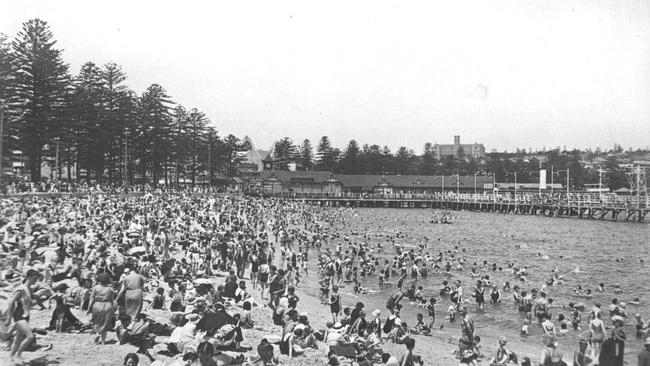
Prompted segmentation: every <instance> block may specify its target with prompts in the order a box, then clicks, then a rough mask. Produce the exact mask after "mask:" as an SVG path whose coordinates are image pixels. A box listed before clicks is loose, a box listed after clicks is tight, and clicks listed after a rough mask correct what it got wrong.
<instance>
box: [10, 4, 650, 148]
mask: <svg viewBox="0 0 650 366" xmlns="http://www.w3.org/2000/svg"><path fill="white" fill-rule="evenodd" d="M649 4H650V2H648V1H644V0H630V1H627V0H608V1H599V0H586V1H578V0H574V1H571V0H542V1H539V0H531V1H527V0H512V1H499V0H496V1H485V0H478V1H425V2H421V3H418V2H405V1H395V2H383V1H369V2H361V1H349V0H348V1H341V2H337V1H322V2H311V1H295V2H284V1H268V0H265V1H259V2H248V1H228V2H216V1H201V2H199V1H175V2H164V1H115V0H113V1H87V0H86V1H63V0H57V1H25V0H17V1H16V0H3V1H2V5H1V6H0V32H4V33H7V34H8V35H9V36H10V37H13V36H14V35H15V34H16V33H17V31H18V30H19V28H20V25H21V24H22V23H23V22H24V21H26V20H27V19H30V18H34V17H39V18H42V19H44V20H46V21H47V22H48V23H49V24H50V26H51V28H52V31H53V32H54V35H55V38H56V39H57V40H58V44H59V47H61V48H63V49H64V53H63V56H64V59H65V61H66V62H68V63H69V64H70V66H71V72H72V73H73V74H76V73H78V71H79V68H80V66H81V65H82V64H83V63H84V62H86V61H93V62H95V63H97V64H104V63H106V62H108V61H115V62H116V63H118V64H120V65H121V66H122V67H123V69H124V71H125V72H126V73H127V74H128V77H129V79H128V84H129V86H130V87H131V88H133V89H134V90H135V91H137V92H138V93H140V92H142V91H143V90H144V89H146V87H147V86H148V85H150V84H152V83H158V84H161V85H162V86H163V87H165V88H166V90H167V91H168V93H169V94H170V95H171V96H172V97H173V99H174V100H175V101H176V102H178V103H180V104H182V105H184V106H186V107H188V108H192V107H196V108H198V109H200V110H202V111H204V112H205V113H206V114H207V115H208V116H209V117H210V119H211V121H212V122H213V124H214V125H215V126H216V127H217V129H218V130H219V132H220V133H221V134H222V135H224V134H228V133H233V134H235V135H237V136H240V137H241V136H243V135H249V136H250V137H251V138H252V139H253V142H254V143H255V145H256V147H258V148H268V147H269V146H270V145H271V144H272V142H273V141H274V140H277V139H279V138H281V137H283V136H289V137H291V138H292V139H294V141H296V143H299V142H301V141H302V140H303V139H304V138H309V139H311V141H312V144H313V145H314V146H316V144H317V142H318V139H319V138H320V136H322V135H327V136H329V137H330V138H331V139H332V141H333V143H334V145H335V146H337V147H340V148H342V149H343V148H345V145H347V142H348V140H350V139H352V138H354V139H356V140H357V141H359V142H360V143H366V142H367V143H376V144H379V145H388V146H389V147H391V148H393V149H395V148H396V147H398V146H402V145H404V146H407V147H409V148H412V149H414V150H415V151H416V153H420V152H421V151H422V146H423V144H424V143H425V142H438V143H451V142H453V135H456V134H458V135H461V141H462V142H467V143H471V142H482V143H483V144H484V145H485V146H486V149H488V151H489V150H491V149H493V148H496V149H498V150H504V149H507V150H512V149H514V148H515V147H523V148H529V147H533V148H541V147H543V146H546V147H547V148H550V147H555V146H564V145H566V146H567V147H578V148H585V147H596V146H602V147H611V146H612V145H613V144H614V143H615V142H617V143H619V144H621V145H623V147H624V148H628V147H635V148H636V147H647V146H650V5H649Z"/></svg>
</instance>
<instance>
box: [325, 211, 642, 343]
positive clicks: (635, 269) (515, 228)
mask: <svg viewBox="0 0 650 366" xmlns="http://www.w3.org/2000/svg"><path fill="white" fill-rule="evenodd" d="M434 214H435V215H440V211H432V210H424V209H423V210H419V209H355V210H354V211H352V210H350V211H348V212H347V213H346V214H345V219H344V221H345V224H344V225H340V226H337V227H335V228H333V229H334V231H337V232H338V233H340V234H341V235H348V236H349V237H350V240H352V241H355V240H356V241H362V240H365V239H364V237H363V235H364V234H366V233H367V234H369V239H368V242H369V243H370V244H371V246H372V247H375V246H376V244H377V243H378V242H380V243H382V246H383V247H384V248H385V251H386V253H384V254H383V256H384V257H392V256H393V255H394V254H395V249H394V246H393V240H394V242H395V243H400V244H401V245H402V246H403V247H407V248H409V247H413V248H417V246H418V245H419V244H422V243H428V249H427V251H429V252H430V253H431V254H432V255H434V256H435V255H436V254H437V253H438V252H439V251H443V252H444V251H446V250H448V249H452V250H453V249H454V247H455V246H457V245H458V246H459V249H461V253H459V254H460V255H461V256H463V257H465V258H467V260H468V265H466V266H465V270H464V272H459V271H457V270H456V269H455V265H454V269H453V270H452V276H451V277H448V276H445V275H443V274H433V275H430V276H429V278H428V279H426V280H424V281H419V283H418V285H423V286H424V288H425V293H426V294H427V295H430V296H435V297H436V298H440V297H439V295H438V288H439V286H440V284H441V282H442V281H443V280H445V279H447V280H450V283H451V281H453V280H456V279H460V280H462V282H463V287H464V290H465V293H466V294H468V293H470V292H471V289H472V285H473V284H475V283H476V278H472V277H470V276H469V275H468V274H467V273H468V272H469V270H470V268H471V263H473V262H477V263H479V264H481V263H482V262H483V261H487V262H488V263H489V264H490V265H491V264H492V263H497V265H499V266H503V267H504V268H505V267H506V263H509V262H512V263H515V266H517V267H522V266H527V267H528V269H529V273H530V275H529V276H528V282H526V283H522V282H520V281H517V280H515V279H514V277H513V276H512V275H510V274H508V273H506V272H498V271H497V272H493V271H492V270H491V269H490V270H487V271H484V270H481V271H480V273H481V274H489V275H490V278H491V279H492V280H493V283H498V284H503V282H504V281H507V280H508V281H510V282H511V284H512V285H515V284H518V285H519V286H521V287H522V288H523V289H525V290H530V289H532V288H537V289H539V288H540V287H541V286H542V284H543V283H544V281H545V280H546V279H548V278H550V277H551V275H552V271H553V269H554V268H555V267H556V266H557V267H558V268H559V271H560V273H561V274H562V275H563V276H564V278H565V284H564V285H563V286H560V287H557V286H556V287H550V288H549V297H551V298H553V299H554V301H555V303H556V304H568V303H569V302H570V301H572V302H582V303H584V304H586V305H587V309H590V308H591V306H592V305H593V304H594V303H595V302H600V303H601V304H602V307H603V309H604V310H606V309H607V306H608V305H609V304H610V302H611V299H612V297H617V298H619V299H620V300H621V301H626V302H627V301H629V300H631V299H632V298H633V297H640V299H641V304H640V305H628V307H627V310H628V313H630V317H631V318H630V319H629V320H628V321H627V324H626V329H627V333H628V337H631V338H634V319H633V314H634V313H641V314H643V315H644V318H645V319H646V320H647V319H650V306H648V304H650V282H649V281H650V257H649V255H648V254H650V245H649V244H650V225H649V224H638V223H636V224H635V223H623V222H608V221H595V220H581V219H560V218H544V217H536V216H521V215H504V214H492V213H474V212H455V211H454V212H452V215H454V216H457V218H456V219H455V220H454V223H453V225H445V224H430V223H429V220H430V219H431V218H432V217H433V216H434ZM355 232H356V233H355ZM397 234H399V237H397ZM425 238H428V241H427V240H425ZM339 242H340V243H342V244H343V248H346V244H345V242H344V241H343V239H342V238H340V239H335V240H332V241H331V243H332V244H333V245H334V244H337V243H339ZM463 248H464V249H465V252H464V253H463V252H462V249H463ZM538 254H541V255H542V257H539V256H538ZM543 258H547V259H543ZM617 260H618V261H617ZM642 260H643V261H644V262H642ZM382 265H383V261H382ZM578 266H579V267H580V270H581V271H584V273H580V274H575V273H572V272H571V271H572V270H574V269H575V268H576V267H578ZM396 280H397V279H396V278H392V277H391V282H393V283H395V281H396ZM600 282H604V283H605V288H606V291H605V293H600V292H597V291H596V288H597V286H598V283H600ZM362 283H363V285H364V287H367V288H370V289H378V282H377V276H376V275H374V276H371V277H369V278H366V279H364V280H363V282H362ZM411 283H413V282H412V281H410V280H407V281H406V282H405V285H404V287H405V288H408V286H410V284H411ZM578 284H580V285H582V287H583V288H584V289H587V288H590V289H592V291H593V292H594V293H595V295H594V297H593V298H592V299H588V298H584V297H579V296H575V294H574V290H573V289H574V287H575V286H577V285H578ZM615 284H618V285H620V287H621V289H623V293H621V294H614V293H613V291H612V289H613V285H615ZM393 291H395V289H394V288H389V289H384V290H383V291H379V292H378V293H373V294H369V295H365V296H361V297H357V296H353V295H352V294H351V292H352V289H351V286H346V288H345V289H344V290H343V294H344V300H346V298H345V295H347V301H346V302H347V305H353V304H354V302H356V301H357V300H362V301H364V302H365V303H366V310H367V312H370V311H372V309H373V308H374V307H377V308H379V309H381V310H382V314H384V316H385V314H386V313H387V310H386V309H385V308H384V304H385V299H386V298H387V297H388V296H389V295H390V293H392V292H393ZM486 295H487V291H486ZM466 297H467V295H466ZM486 299H487V296H486ZM472 300H473V299H472ZM449 304H450V303H449V300H447V299H445V300H443V301H442V303H440V304H439V305H438V306H437V313H438V316H437V318H438V321H437V323H438V324H440V321H441V320H442V317H443V316H444V315H445V314H444V312H445V311H446V309H447V307H448V306H449ZM468 307H469V308H470V310H471V311H472V316H473V317H474V319H475V321H476V322H477V324H481V326H483V327H488V328H491V329H495V330H497V331H498V330H499V329H500V330H501V331H502V332H503V333H505V334H509V335H516V334H518V331H519V329H520V324H521V320H520V318H519V315H518V313H517V311H516V310H515V308H514V305H513V301H512V293H511V292H508V293H504V300H503V303H501V304H499V305H496V306H494V305H491V304H489V303H488V304H486V305H485V310H484V311H482V312H481V311H477V310H476V305H475V303H474V302H473V301H472V302H470V303H469V304H468ZM417 312H423V309H417V308H415V306H412V305H405V308H404V310H403V314H404V318H405V319H406V320H407V321H409V322H410V324H413V323H414V319H415V314H416V313H417ZM560 312H562V311H561V310H559V309H554V311H553V314H554V317H553V321H554V322H555V323H556V326H557V327H558V330H559V325H558V322H557V314H558V313H560ZM565 315H567V316H568V312H565ZM586 315H587V314H586V313H585V314H584V316H583V319H586ZM585 322H586V320H585V321H583V325H584V323H585ZM538 332H539V331H538ZM572 337H577V334H573V335H572Z"/></svg>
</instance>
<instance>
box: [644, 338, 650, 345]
mask: <svg viewBox="0 0 650 366" xmlns="http://www.w3.org/2000/svg"><path fill="white" fill-rule="evenodd" d="M643 345H644V346H648V345H650V337H648V338H646V339H645V343H643Z"/></svg>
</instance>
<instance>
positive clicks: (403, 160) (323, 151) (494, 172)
mask: <svg viewBox="0 0 650 366" xmlns="http://www.w3.org/2000/svg"><path fill="white" fill-rule="evenodd" d="M619 150H620V151H619ZM609 152H610V153H611V152H614V153H621V152H622V149H621V148H620V146H618V147H615V148H614V150H610V151H609ZM535 155H543V156H544V157H545V159H537V158H536V157H532V158H528V156H527V154H526V151H525V150H520V149H517V151H516V152H514V153H487V154H486V157H485V158H481V159H476V158H474V157H472V156H467V155H466V154H465V153H464V151H463V149H462V147H461V148H459V151H458V152H457V153H456V155H455V156H442V157H441V158H439V159H438V158H437V157H436V153H435V150H434V145H433V144H432V143H430V142H427V143H425V144H424V147H423V149H422V152H421V153H420V154H417V153H415V151H414V150H413V149H409V148H407V147H405V146H401V147H399V148H398V149H397V150H395V151H394V152H393V151H391V149H390V148H389V147H388V146H379V145H376V144H373V145H370V144H363V145H361V144H359V142H357V141H356V140H350V141H349V143H348V144H347V146H346V147H345V149H343V150H341V149H339V148H336V147H334V146H332V143H331V141H330V139H329V137H327V136H323V137H321V138H320V140H319V141H318V144H317V146H316V149H315V151H314V147H313V145H312V143H311V141H310V140H309V139H305V140H303V142H302V143H300V144H295V143H294V142H293V140H292V139H291V138H289V137H284V138H282V139H280V140H278V141H276V142H275V143H274V145H273V158H274V160H275V163H274V169H277V170H288V169H289V164H290V163H295V164H296V166H297V168H298V169H303V170H316V171H330V172H332V173H334V174H388V175H389V174H400V175H407V174H411V175H455V174H459V175H474V174H477V175H481V176H494V179H495V181H496V182H514V180H515V176H514V173H515V172H517V177H516V179H517V182H519V183H536V182H539V174H540V169H546V170H547V181H548V182H550V181H551V175H553V181H554V183H559V184H562V185H566V184H567V178H566V171H567V170H569V182H568V184H569V186H570V187H571V188H572V189H581V188H583V187H584V185H585V184H587V183H594V182H599V179H600V178H602V182H603V187H609V188H610V189H618V188H621V187H626V186H627V185H628V184H627V178H626V175H625V170H624V169H623V168H621V167H619V161H618V159H617V158H616V157H615V156H611V154H610V156H607V155H608V154H607V152H601V151H600V150H597V151H596V152H591V151H581V150H577V149H574V150H571V151H567V150H561V149H560V148H557V149H553V150H550V151H544V152H538V153H535ZM585 155H586V156H588V157H589V158H594V157H598V156H607V161H606V163H605V164H603V165H604V166H603V172H602V177H600V176H599V174H601V173H599V171H598V170H597V169H587V168H586V167H585V166H584V163H583V161H582V160H583V157H584V156H585Z"/></svg>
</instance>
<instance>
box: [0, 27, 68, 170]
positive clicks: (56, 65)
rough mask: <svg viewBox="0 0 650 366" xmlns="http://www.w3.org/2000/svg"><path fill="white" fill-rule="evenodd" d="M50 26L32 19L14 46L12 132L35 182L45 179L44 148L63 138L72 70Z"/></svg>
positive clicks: (23, 28) (9, 92)
mask: <svg viewBox="0 0 650 366" xmlns="http://www.w3.org/2000/svg"><path fill="white" fill-rule="evenodd" d="M55 46H56V41H55V40H54V38H53V34H52V32H51V31H50V27H49V26H48V24H47V23H46V22H45V21H43V20H41V19H31V20H29V21H27V22H25V23H24V24H23V27H22V29H21V31H20V32H18V35H17V36H16V39H15V40H14V41H13V42H12V44H11V52H10V54H9V55H10V57H9V58H10V62H11V67H12V71H13V78H12V82H11V83H10V84H9V88H8V93H7V94H8V95H9V105H10V113H9V114H10V123H11V128H12V130H13V131H12V132H13V133H15V135H16V136H17V137H18V139H19V140H20V144H21V146H22V149H23V151H24V152H25V153H26V154H27V157H28V163H29V170H30V174H31V177H32V180H33V181H35V182H38V181H39V180H40V178H41V164H42V158H43V148H44V147H45V145H46V144H51V143H53V141H52V139H51V137H52V136H55V135H58V134H60V131H61V127H62V121H63V117H64V113H63V112H64V108H65V100H66V93H67V87H68V85H69V81H70V77H69V75H68V66H67V65H66V64H65V63H64V62H63V60H62V59H61V50H59V49H57V48H56V47H55Z"/></svg>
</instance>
